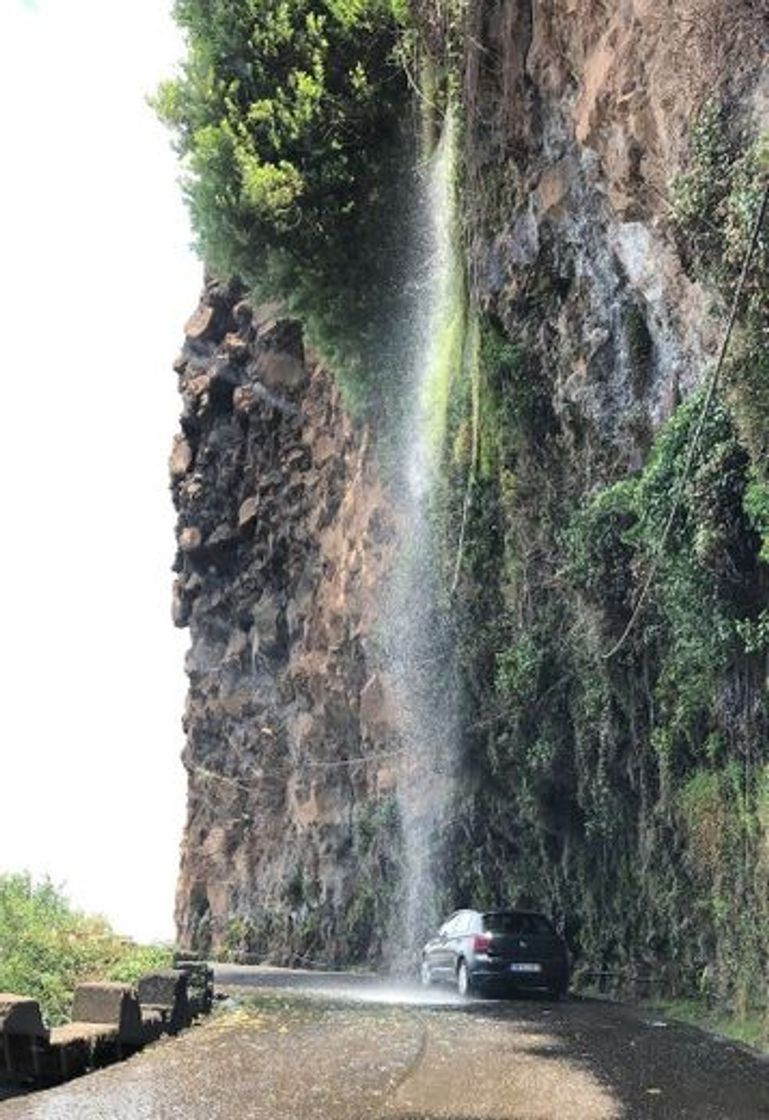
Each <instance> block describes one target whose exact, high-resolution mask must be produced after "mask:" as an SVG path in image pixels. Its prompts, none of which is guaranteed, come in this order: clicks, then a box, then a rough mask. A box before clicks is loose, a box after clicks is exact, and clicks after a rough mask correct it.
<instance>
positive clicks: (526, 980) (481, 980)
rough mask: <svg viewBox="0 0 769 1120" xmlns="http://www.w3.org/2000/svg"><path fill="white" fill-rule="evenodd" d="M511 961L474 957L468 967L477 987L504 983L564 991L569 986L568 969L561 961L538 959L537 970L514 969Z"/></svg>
mask: <svg viewBox="0 0 769 1120" xmlns="http://www.w3.org/2000/svg"><path fill="white" fill-rule="evenodd" d="M513 963H514V962H512V961H509V960H505V959H501V960H493V959H491V960H489V959H486V960H482V959H476V960H475V961H474V962H473V964H472V966H471V967H470V969H469V972H470V976H471V978H472V981H473V983H474V984H476V985H477V986H478V987H485V986H489V987H490V986H492V985H495V986H501V985H505V986H507V987H511V988H530V989H537V988H547V989H548V990H551V991H558V992H565V991H566V989H567V988H568V986H569V970H568V968H566V967H565V965H564V964H563V962H562V961H540V962H539V964H540V965H541V971H539V972H518V971H514V970H513V969H511V967H510V966H511V964H513Z"/></svg>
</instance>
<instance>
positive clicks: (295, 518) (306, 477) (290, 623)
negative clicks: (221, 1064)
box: [170, 282, 394, 961]
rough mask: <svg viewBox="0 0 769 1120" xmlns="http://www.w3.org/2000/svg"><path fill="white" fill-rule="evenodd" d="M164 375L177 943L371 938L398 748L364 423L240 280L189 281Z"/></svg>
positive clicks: (290, 945)
mask: <svg viewBox="0 0 769 1120" xmlns="http://www.w3.org/2000/svg"><path fill="white" fill-rule="evenodd" d="M176 369H177V372H178V375H179V388H180V392H181V395H182V400H183V415H182V424H181V432H180V434H179V435H178V436H177V437H176V440H175V443H174V448H173V453H172V456H171V464H170V466H171V476H172V488H173V497H174V501H175V504H176V508H177V510H178V514H179V521H178V554H177V562H176V569H177V572H178V577H177V580H176V585H175V591H174V617H175V621H176V623H177V625H180V626H187V627H189V630H190V636H191V648H190V651H189V654H188V657H187V672H188V675H189V680H190V688H189V698H188V703H187V711H186V715H185V730H186V735H187V746H186V750H185V754H184V764H185V766H186V768H187V771H188V775H189V797H188V821H187V828H186V831H185V836H184V844H183V854H182V866H181V875H180V880H179V890H178V908H177V922H178V929H179V936H180V938H181V939H182V940H183V941H184V942H185V943H187V944H194V945H196V946H198V947H200V948H205V949H211V950H212V951H214V952H218V953H222V952H227V951H231V952H237V953H239V954H243V953H253V954H256V955H257V956H259V957H262V956H265V955H267V954H270V953H272V955H273V957H274V958H275V959H280V960H282V961H286V960H297V959H305V958H306V957H307V955H308V954H309V955H310V956H319V957H321V958H322V959H324V960H335V959H341V958H342V957H349V955H350V953H351V952H352V953H356V952H359V953H368V952H376V948H377V945H378V943H379V938H380V937H381V930H377V928H376V922H375V919H376V906H375V905H374V904H373V902H372V899H373V898H374V896H375V894H376V889H377V883H378V880H379V879H380V878H381V877H382V874H383V870H384V871H386V870H387V863H388V861H389V859H390V858H391V856H390V853H389V852H388V851H387V850H386V849H382V848H381V846H380V845H378V844H374V843H373V840H372V838H371V837H370V836H369V834H368V832H367V822H370V820H371V819H374V820H378V819H380V818H381V820H382V821H384V820H385V819H386V818H387V816H388V813H389V812H390V811H391V807H390V801H389V796H390V794H391V792H392V775H391V772H390V767H389V765H388V752H389V751H392V750H393V749H394V744H393V732H392V729H391V727H390V724H389V717H388V712H387V703H386V699H385V694H384V689H383V684H382V679H381V677H380V675H379V670H380V662H381V657H380V655H379V651H378V639H377V630H376V602H377V600H376V591H377V588H378V586H380V584H381V582H382V580H383V579H384V578H386V575H387V572H388V569H389V567H390V563H391V555H392V550H393V545H394V525H393V517H392V513H391V508H390V503H389V501H388V497H387V494H386V492H385V490H384V488H383V486H382V484H381V482H380V481H379V479H378V476H377V473H376V471H375V470H374V467H373V463H372V453H371V449H370V447H369V442H368V438H369V437H368V433H367V432H366V430H365V429H362V430H361V429H357V430H356V429H353V426H352V424H351V422H350V420H349V419H348V418H347V417H346V415H345V413H344V410H343V409H342V407H341V404H340V399H339V394H338V392H337V390H336V389H335V387H334V384H333V381H332V379H331V378H330V376H329V374H328V373H327V372H326V371H325V370H324V369H323V368H322V366H321V365H319V363H318V362H317V361H316V360H315V359H314V358H313V357H312V355H310V354H308V353H306V351H305V348H304V344H303V339H302V330H301V327H300V325H299V323H297V322H296V321H295V320H292V319H290V318H287V317H286V316H285V315H284V314H282V313H281V312H280V309H279V308H278V307H277V306H275V305H270V306H262V307H259V308H256V309H253V308H252V307H251V306H250V305H249V304H248V303H247V302H246V301H245V300H244V299H243V298H242V292H241V291H240V290H239V288H238V287H237V285H229V286H227V285H222V284H217V283H215V282H211V283H209V284H208V285H207V288H206V290H205V292H204V294H203V297H202V300H201V304H200V306H199V307H198V309H197V311H196V312H195V314H194V315H193V317H192V318H191V320H190V322H189V323H188V325H187V336H186V341H185V345H184V349H183V351H182V354H181V356H180V358H179V360H178V361H177V364H176ZM372 756H373V757H372ZM380 823H381V822H380ZM362 877H363V879H364V880H365V883H366V888H367V889H366V890H365V891H364V890H362V889H361V879H362ZM369 906H370V909H369V908H368V907H369Z"/></svg>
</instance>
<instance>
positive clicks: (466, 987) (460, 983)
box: [457, 961, 473, 997]
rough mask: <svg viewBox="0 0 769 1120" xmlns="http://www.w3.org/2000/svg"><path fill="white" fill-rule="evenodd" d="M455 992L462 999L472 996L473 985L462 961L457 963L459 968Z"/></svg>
mask: <svg viewBox="0 0 769 1120" xmlns="http://www.w3.org/2000/svg"><path fill="white" fill-rule="evenodd" d="M457 991H458V992H459V994H460V995H461V996H463V997H467V996H471V995H472V994H473V984H472V981H471V979H470V973H469V972H468V971H467V965H466V964H465V962H464V961H460V962H459V968H458V969H457Z"/></svg>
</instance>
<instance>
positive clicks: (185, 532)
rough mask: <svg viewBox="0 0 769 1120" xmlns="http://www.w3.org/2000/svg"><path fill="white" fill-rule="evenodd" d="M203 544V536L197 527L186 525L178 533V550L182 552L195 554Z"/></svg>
mask: <svg viewBox="0 0 769 1120" xmlns="http://www.w3.org/2000/svg"><path fill="white" fill-rule="evenodd" d="M202 543H203V534H202V533H201V531H200V529H198V527H197V525H188V526H187V527H186V528H185V529H182V530H181V532H180V533H179V548H180V549H181V550H182V552H195V551H196V549H198V548H200V546H201V545H202Z"/></svg>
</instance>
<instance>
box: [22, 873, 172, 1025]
mask: <svg viewBox="0 0 769 1120" xmlns="http://www.w3.org/2000/svg"><path fill="white" fill-rule="evenodd" d="M170 963H171V952H170V950H169V949H167V948H165V947H163V946H161V945H136V944H134V943H133V942H131V941H127V940H126V939H125V938H121V937H118V935H117V934H115V933H114V931H113V930H112V929H111V928H110V926H109V925H108V924H107V922H106V921H105V920H104V919H103V918H99V917H93V916H90V915H87V914H82V913H80V912H79V911H77V910H74V909H73V908H72V907H71V906H70V904H69V902H68V901H67V899H66V898H65V897H64V895H63V894H62V893H61V891H60V890H58V889H57V888H56V887H55V886H54V885H53V884H52V883H51V882H50V881H48V880H43V881H42V882H37V883H36V882H34V881H33V880H32V879H31V878H30V876H29V875H23V874H6V875H0V991H6V992H17V993H18V994H20V995H28V996H32V997H33V998H35V999H38V1000H39V1001H40V1004H41V1007H42V1010H43V1014H44V1015H45V1017H46V1019H47V1020H48V1022H49V1023H51V1024H52V1025H56V1024H58V1023H62V1022H64V1021H65V1020H66V1019H67V1018H68V1017H69V1012H70V1007H71V1003H72V993H73V991H74V989H75V986H76V985H77V984H78V983H81V982H82V981H86V980H121V981H124V982H126V983H131V982H133V981H135V980H137V979H138V978H139V977H140V976H141V975H143V974H144V973H146V972H150V971H152V970H153V969H156V968H167V967H169V966H170Z"/></svg>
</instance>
